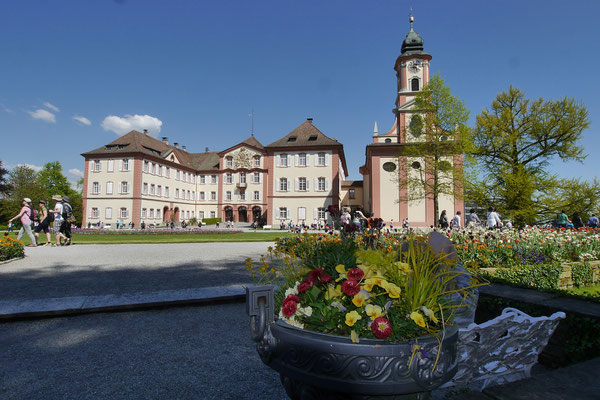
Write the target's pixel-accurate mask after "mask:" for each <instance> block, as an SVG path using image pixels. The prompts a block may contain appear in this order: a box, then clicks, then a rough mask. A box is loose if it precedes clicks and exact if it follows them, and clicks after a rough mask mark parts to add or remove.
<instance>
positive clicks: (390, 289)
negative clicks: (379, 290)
mask: <svg viewBox="0 0 600 400" xmlns="http://www.w3.org/2000/svg"><path fill="white" fill-rule="evenodd" d="M382 287H383V288H384V289H385V291H386V292H387V293H388V295H389V296H390V297H391V298H392V299H397V298H399V297H400V292H401V289H400V287H398V286H396V285H394V284H393V283H391V282H384V283H383V286H382Z"/></svg>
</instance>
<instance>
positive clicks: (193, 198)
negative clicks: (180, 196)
mask: <svg viewBox="0 0 600 400" xmlns="http://www.w3.org/2000/svg"><path fill="white" fill-rule="evenodd" d="M190 199H191V200H198V199H197V198H196V192H195V191H194V190H192V195H191V196H190Z"/></svg>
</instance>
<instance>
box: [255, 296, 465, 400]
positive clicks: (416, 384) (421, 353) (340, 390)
mask: <svg viewBox="0 0 600 400" xmlns="http://www.w3.org/2000/svg"><path fill="white" fill-rule="evenodd" d="M273 290H274V288H273V287H272V286H263V287H249V288H247V289H246V306H247V312H248V314H249V315H250V316H251V328H252V337H253V339H254V340H255V341H256V342H257V351H258V353H259V355H260V357H261V359H262V361H263V362H264V363H265V364H266V365H268V366H269V367H271V368H273V369H274V370H275V371H277V372H278V373H279V374H280V376H281V382H282V384H283V386H284V387H285V390H286V392H287V394H288V396H289V397H290V398H291V399H302V400H305V399H306V400H308V399H340V400H341V399H427V398H428V397H429V392H430V391H431V390H433V389H435V388H437V387H439V386H440V385H442V384H444V383H445V382H447V381H449V380H450V379H452V377H453V376H454V374H455V373H456V371H457V340H458V334H457V332H458V327H457V326H456V325H454V326H453V327H452V328H449V329H448V330H446V331H445V332H444V334H443V335H442V336H441V338H442V346H441V353H440V354H439V357H438V349H439V346H438V341H437V340H436V338H435V337H421V338H418V339H415V340H414V342H416V343H418V350H415V346H414V345H413V344H410V343H407V344H392V343H390V342H387V341H384V340H374V339H361V340H360V343H352V341H351V340H350V338H347V337H341V336H333V335H327V334H322V333H316V332H312V331H307V330H303V329H299V328H296V327H293V326H291V325H288V324H286V323H284V322H282V321H275V320H274V308H273ZM436 358H437V363H436Z"/></svg>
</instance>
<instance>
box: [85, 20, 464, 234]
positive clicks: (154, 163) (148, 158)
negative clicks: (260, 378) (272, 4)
mask: <svg viewBox="0 0 600 400" xmlns="http://www.w3.org/2000/svg"><path fill="white" fill-rule="evenodd" d="M431 59H432V57H431V55H429V54H427V53H426V52H425V51H424V48H423V39H422V38H421V37H420V36H419V34H417V33H416V32H415V31H414V29H413V22H412V17H411V27H410V31H409V32H408V34H407V36H406V38H405V40H404V41H403V43H402V49H401V54H400V56H399V57H398V58H397V60H396V63H395V66H394V69H395V71H396V76H397V82H398V85H397V90H395V91H396V92H397V93H396V102H395V108H394V113H395V121H394V124H393V127H392V128H391V129H390V130H389V131H388V132H386V133H382V134H379V132H378V129H377V125H376V124H375V129H374V133H373V143H371V144H369V145H368V146H367V147H366V153H365V154H366V159H365V164H364V165H363V166H362V167H361V168H360V173H361V174H362V175H363V180H360V181H359V180H355V181H347V180H346V177H348V175H349V173H348V168H347V164H346V158H345V155H344V147H343V145H342V143H341V142H339V141H337V140H336V139H334V138H332V137H330V136H328V135H326V134H325V133H323V132H321V131H320V130H319V129H318V128H317V127H316V126H315V124H314V123H313V120H312V118H308V119H307V120H306V121H305V122H303V123H302V124H301V125H300V126H298V127H297V128H295V129H294V130H292V131H291V132H290V133H288V134H287V135H285V136H283V137H282V138H281V139H279V140H276V141H275V142H273V143H270V144H268V145H263V144H262V143H261V142H259V140H258V139H257V138H256V137H254V135H252V136H250V137H249V138H247V139H246V140H243V141H242V142H240V143H238V144H236V145H234V146H232V147H229V148H226V149H225V150H222V151H218V152H215V151H209V149H208V148H206V149H205V151H204V152H191V151H188V149H187V148H186V146H180V145H179V144H178V143H172V144H170V143H169V140H168V138H167V137H163V138H162V140H158V139H155V138H153V137H151V136H150V135H148V133H147V132H137V131H131V132H129V133H127V134H125V135H123V136H122V137H120V138H118V139H117V140H114V141H112V142H111V143H109V144H107V145H104V146H102V147H100V148H97V149H95V150H92V151H89V152H86V153H83V154H82V156H83V157H84V158H85V175H84V186H83V208H84V216H83V221H82V223H83V225H84V226H85V225H88V224H93V225H96V224H102V225H104V226H113V227H114V226H116V225H117V223H121V224H124V225H130V224H133V225H134V226H140V224H141V222H144V223H145V224H147V225H149V224H162V223H168V222H171V221H174V222H176V223H177V222H181V221H184V220H185V221H187V220H189V219H192V218H196V219H198V220H203V219H206V218H221V220H222V221H234V222H253V221H256V220H263V221H264V222H265V223H266V224H267V225H272V226H279V225H280V224H281V222H286V223H287V222H289V221H293V223H295V224H306V225H312V224H321V225H323V224H326V223H331V222H332V221H331V218H332V217H331V215H329V210H331V209H332V208H331V207H330V206H333V209H340V208H344V207H351V208H360V209H364V210H366V211H367V212H372V213H374V214H375V216H376V217H379V218H382V219H383V220H384V221H387V222H391V223H393V222H394V221H397V222H398V223H399V222H400V221H403V220H404V219H406V218H408V219H409V220H410V222H411V226H429V225H432V224H433V221H434V215H433V198H432V197H431V196H430V194H427V193H422V196H420V198H416V196H409V195H407V193H406V191H407V190H408V189H407V188H406V187H402V185H401V184H400V185H399V182H402V176H399V174H400V175H401V174H407V173H418V172H419V171H418V170H419V169H422V170H423V171H426V169H425V163H426V162H427V157H426V156H427V155H426V154H423V156H422V157H411V158H408V157H405V156H402V153H403V146H406V145H409V144H410V143H412V142H415V141H424V140H427V139H426V137H427V135H426V134H423V135H420V134H414V132H413V133H410V134H409V133H408V130H407V127H408V126H409V125H410V121H411V118H412V117H413V116H414V115H416V114H418V112H417V111H416V110H414V97H415V95H416V94H417V93H418V92H419V90H421V89H422V88H423V86H424V85H426V84H427V82H428V80H429V70H430V61H431ZM399 162H400V163H405V164H406V165H408V166H409V168H398V165H397V163H399ZM448 162H450V163H460V162H461V155H450V156H448ZM462 208H463V203H462V200H460V198H458V197H456V198H455V197H454V196H451V195H443V196H442V198H441V199H440V210H441V209H445V210H447V212H448V214H450V215H452V214H454V213H455V211H458V210H462Z"/></svg>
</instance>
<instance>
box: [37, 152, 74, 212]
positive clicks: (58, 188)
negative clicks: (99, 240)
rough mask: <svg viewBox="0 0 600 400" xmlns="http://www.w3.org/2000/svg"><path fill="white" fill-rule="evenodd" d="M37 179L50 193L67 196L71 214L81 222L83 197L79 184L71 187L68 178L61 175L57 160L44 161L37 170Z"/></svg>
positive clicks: (60, 167)
mask: <svg viewBox="0 0 600 400" xmlns="http://www.w3.org/2000/svg"><path fill="white" fill-rule="evenodd" d="M38 181H39V183H40V185H42V187H44V188H45V190H46V191H47V192H48V193H49V194H51V195H54V194H59V195H61V196H68V197H69V204H71V206H72V207H73V215H74V216H75V219H76V220H77V222H81V220H82V216H83V197H82V194H81V187H82V186H83V184H82V185H81V186H78V188H77V190H75V189H73V188H72V187H71V184H70V183H69V180H68V179H67V177H66V176H64V175H63V172H62V165H61V164H60V162H59V161H53V162H49V163H46V164H45V165H44V167H43V168H42V170H41V171H40V172H39V178H38Z"/></svg>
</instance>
